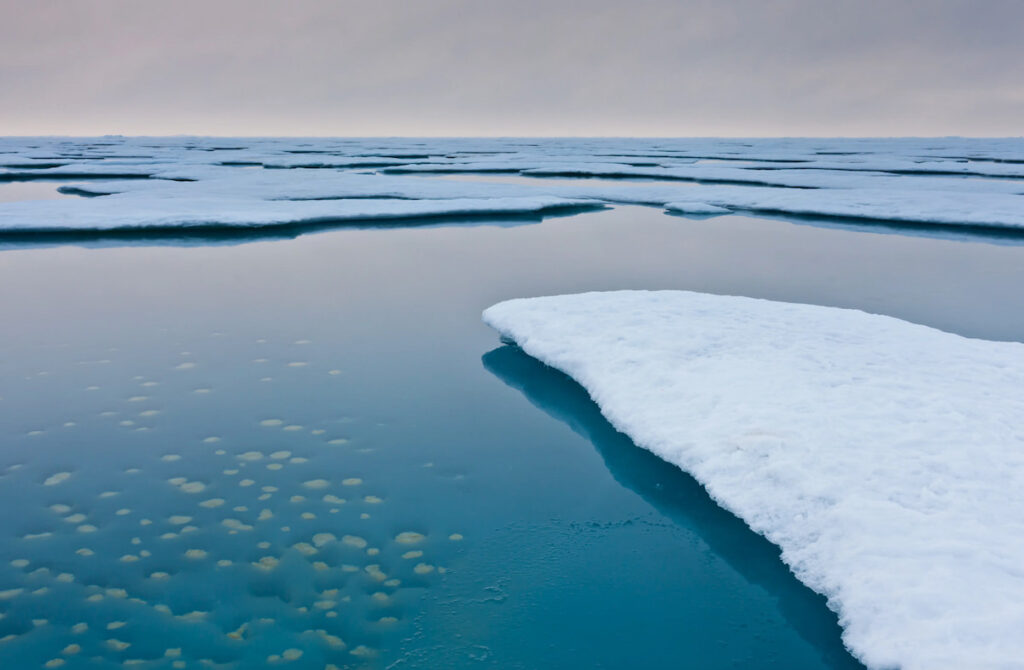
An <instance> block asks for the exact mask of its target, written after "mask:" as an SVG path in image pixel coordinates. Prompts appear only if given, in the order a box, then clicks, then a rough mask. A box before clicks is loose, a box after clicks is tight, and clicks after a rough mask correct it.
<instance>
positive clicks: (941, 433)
mask: <svg viewBox="0 0 1024 670" xmlns="http://www.w3.org/2000/svg"><path fill="white" fill-rule="evenodd" d="M484 321H485V322H487V323H488V324H489V325H491V326H492V327H494V328H495V329H496V330H498V331H499V332H500V333H501V335H502V336H503V337H505V338H510V339H512V340H514V341H515V342H516V343H518V345H519V346H521V347H522V348H523V350H524V351H526V352H527V353H528V354H530V355H532V356H534V357H536V358H538V359H539V360H541V361H542V362H544V363H546V364H548V365H550V366H552V367H555V368H557V369H559V370H561V371H563V372H565V373H566V374H568V375H569V376H571V377H572V378H573V379H575V380H576V381H577V382H579V383H580V384H581V385H582V386H583V387H585V388H586V389H587V391H588V392H589V393H590V395H591V397H592V398H593V399H594V400H595V402H596V403H597V404H598V405H599V406H600V408H601V411H602V412H603V413H604V415H605V416H606V417H607V418H608V420H609V421H610V422H611V423H612V424H613V425H614V426H615V427H616V428H617V429H618V430H620V431H622V432H624V433H626V434H627V435H629V436H630V437H631V438H632V439H633V440H634V441H635V442H636V444H637V445H638V446H640V447H643V448H646V449H649V450H650V451H652V452H654V453H655V454H657V455H658V456H660V457H661V458H663V459H665V460H667V461H669V462H671V463H674V464H676V465H678V466H679V467H680V468H682V469H683V470H685V471H687V472H689V473H691V474H692V475H693V476H694V477H696V478H697V479H698V480H699V481H700V482H701V483H702V484H703V485H704V486H705V487H706V488H707V490H708V492H709V493H710V494H711V496H712V497H713V498H714V499H715V500H716V501H717V502H718V503H719V504H721V505H722V506H724V507H726V508H727V509H729V510H731V511H732V512H733V513H735V514H736V515H737V516H739V517H740V518H742V519H743V520H744V521H745V522H746V523H747V524H748V525H749V526H750V527H751V528H752V529H754V530H755V531H757V532H758V533H761V534H763V535H764V536H765V537H767V538H768V539H769V540H771V541H772V542H774V543H775V544H777V545H778V546H779V547H781V549H782V558H783V560H784V561H785V562H786V564H787V565H788V566H789V567H790V568H791V569H792V570H793V572H794V573H795V574H796V576H797V577H798V578H799V579H800V580H801V581H802V582H804V583H805V584H807V585H808V586H809V587H811V588H812V589H814V590H815V591H818V592H819V593H822V594H824V595H825V596H827V598H828V602H829V605H830V607H832V609H833V610H835V611H836V612H837V614H838V616H839V621H840V624H841V625H842V627H843V629H844V641H845V643H846V645H847V646H848V647H849V648H850V650H851V651H852V652H853V653H854V654H855V655H856V656H858V657H859V658H860V659H862V660H863V661H864V662H865V663H866V664H867V665H868V666H869V667H871V668H896V667H898V668H904V669H905V670H924V669H928V670H935V669H945V668H950V669H962V668H972V669H976V670H978V669H989V668H991V669H1000V670H1009V669H1010V668H1020V667H1021V662H1022V661H1021V659H1024V635H1022V634H1021V631H1024V514H1022V510H1024V420H1022V418H1021V417H1024V394H1022V393H1021V389H1024V345H1022V344H1019V343H1007V342H989V341H983V340H974V339H968V338H963V337H960V336H957V335H952V334H948V333H944V332H941V331H938V330H934V329H931V328H927V327H924V326H920V325H915V324H910V323H907V322H904V321H900V320H897V319H893V318H890V317H885V316H879V315H873V314H867V313H864V312H859V311H855V310H847V309H838V308H831V307H820V306H812V305H798V304H788V303H780V302H772V301H766V300H756V299H751V298H743V297H730V296H716V295H707V294H699V293H690V292H682V291H657V292H644V291H622V292H611V293H587V294H580V295H568V296H555V297H545V298H532V299H520V300H510V301H507V302H503V303H499V304H497V305H495V306H493V307H491V308H489V309H488V310H486V311H485V312H484Z"/></svg>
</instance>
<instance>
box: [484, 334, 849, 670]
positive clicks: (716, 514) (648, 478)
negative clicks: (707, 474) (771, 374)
mask: <svg viewBox="0 0 1024 670" xmlns="http://www.w3.org/2000/svg"><path fill="white" fill-rule="evenodd" d="M482 360H483V365H484V367H485V368H486V369H487V370H488V371H489V372H490V373H492V374H493V375H495V376H496V377H498V378H499V379H500V380H501V381H503V382H504V383H505V384H507V385H508V386H510V387H512V388H514V389H516V390H518V391H520V392H521V393H522V394H523V395H524V396H526V398H527V400H529V401H530V402H531V403H532V404H533V405H534V406H536V407H538V408H540V409H542V410H543V411H544V412H546V413H547V414H548V415H550V416H552V417H553V418H555V419H558V420H559V421H562V422H564V423H565V424H567V425H568V426H569V427H570V428H572V430H573V431H575V432H576V433H578V434H579V435H581V436H583V437H584V438H586V439H587V440H589V441H590V442H591V443H593V445H594V448H595V449H597V451H598V453H599V454H600V455H601V458H602V459H603V460H604V463H605V466H606V467H607V468H608V470H609V472H610V473H611V475H612V476H613V477H614V478H615V480H616V481H617V482H618V483H619V484H621V485H622V486H624V487H625V488H627V489H629V490H631V491H633V492H635V493H637V494H638V495H640V496H641V497H642V498H643V499H644V500H645V501H646V502H647V503H649V504H650V505H652V506H653V507H654V508H655V509H656V510H658V512H659V513H661V514H662V515H664V516H665V517H667V518H668V519H670V520H672V521H673V522H674V523H676V524H679V525H680V526H683V527H686V528H688V529H690V530H692V531H693V532H694V533H696V534H697V535H698V536H699V537H700V538H701V539H702V540H703V541H704V542H705V543H706V544H707V545H708V547H709V548H710V549H711V550H712V551H713V552H714V553H715V554H716V555H717V556H718V557H720V558H722V559H723V560H724V561H726V562H727V563H728V564H729V565H730V566H731V567H732V568H733V569H734V570H735V571H736V572H737V573H739V574H740V575H742V576H743V578H744V579H746V580H747V581H748V582H750V583H752V584H756V585H757V586H759V587H761V588H762V589H764V590H765V591H767V592H768V593H770V594H771V595H772V596H773V597H774V599H775V601H776V602H777V604H778V607H779V611H780V612H781V613H782V615H783V616H784V617H785V618H786V621H787V622H788V623H789V624H790V625H791V626H792V627H793V629H794V630H796V631H797V633H798V634H799V635H800V636H801V637H802V638H803V639H805V640H806V641H807V642H808V643H810V644H811V645H813V646H814V648H815V649H817V650H818V651H819V653H820V654H821V657H822V660H823V661H824V662H825V663H826V664H827V665H828V666H829V667H832V668H841V669H854V668H860V669H861V670H863V668H864V666H863V665H861V664H860V663H859V662H858V661H857V660H856V659H854V658H853V657H852V656H851V655H850V653H849V652H848V651H847V650H846V648H845V647H844V646H843V643H842V641H841V639H840V633H841V629H840V628H839V625H838V623H837V621H836V616H835V614H834V613H833V612H832V611H831V610H829V609H828V606H827V605H826V602H825V598H823V597H822V596H820V595H818V594H816V593H814V592H813V591H811V590H810V589H809V588H807V587H806V586H804V585H803V584H801V583H800V582H799V581H797V579H796V578H795V577H794V576H793V574H792V573H791V572H790V571H789V569H788V568H787V567H786V566H785V564H783V562H782V560H781V559H780V554H779V550H778V548H777V547H775V545H773V544H771V543H770V542H769V541H768V540H766V539H764V538H763V537H761V536H760V535H758V534H756V533H754V532H753V531H752V530H750V528H749V527H747V525H746V524H744V523H743V522H742V521H741V520H740V519H739V518H737V517H736V516H734V515H732V514H731V513H729V512H727V511H726V510H724V509H723V508H721V507H719V506H718V505H717V504H715V502H714V501H713V500H712V499H711V498H710V497H709V496H708V494H707V492H706V491H705V490H704V488H703V487H702V486H701V485H700V484H699V483H698V482H697V480H695V479H693V478H692V477H690V476H689V475H687V474H686V473H684V472H683V471H682V470H680V469H679V468H677V467H676V466H674V465H671V464H670V463H667V462H666V461H663V460H661V459H660V458H658V457H657V456H655V455H654V454H652V453H651V452H649V451H647V450H646V449H641V448H639V447H637V446H636V445H635V444H633V441H632V440H631V439H629V437H627V436H626V435H624V434H622V433H620V432H618V431H617V430H615V428H613V427H612V425H611V424H610V423H608V421H607V420H606V419H605V418H604V416H603V415H602V414H601V411H600V410H599V409H598V407H597V405H596V404H595V403H594V402H593V401H592V400H591V399H590V397H589V396H588V395H587V392H586V391H585V390H584V389H583V387H581V386H580V385H579V384H577V383H576V382H575V381H573V380H572V379H571V378H569V377H568V376H566V375H564V374H562V373H561V372H559V371H558V370H555V369H553V368H550V367H548V366H546V365H544V364H543V363H541V362H540V361H538V360H536V359H534V358H532V357H530V356H529V355H527V354H526V353H524V352H523V351H522V350H521V349H520V348H519V347H516V346H514V345H505V346H501V347H498V348H497V349H494V350H492V351H490V352H488V353H487V354H485V355H484V356H483V359H482Z"/></svg>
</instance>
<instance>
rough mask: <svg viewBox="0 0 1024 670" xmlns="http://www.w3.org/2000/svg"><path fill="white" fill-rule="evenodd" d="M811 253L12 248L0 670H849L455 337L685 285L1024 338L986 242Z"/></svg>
mask: <svg viewBox="0 0 1024 670" xmlns="http://www.w3.org/2000/svg"><path fill="white" fill-rule="evenodd" d="M808 223H809V222H807V221H804V222H800V223H793V222H787V221H779V220H768V219H753V218H748V217H740V216H726V217H717V218H714V219H708V220H691V219H686V218H682V217H674V216H666V215H664V214H663V213H662V212H660V211H658V210H656V209H646V208H636V207H620V208H615V209H611V210H608V211H602V212H596V213H589V214H584V215H578V216H571V217H563V218H553V219H547V220H544V221H539V220H531V219H513V220H506V221H495V220H491V221H480V222H478V223H475V222H466V221H460V222H458V223H457V224H454V223H453V224H452V225H430V226H420V227H396V226H389V227H381V228H373V227H369V228H339V229H334V230H320V231H317V232H315V233H310V234H302V235H296V236H295V237H294V238H286V237H267V238H262V237H258V236H256V237H248V238H238V237H221V238H216V239H212V238H203V237H190V238H184V239H174V238H167V239H161V238H154V237H144V238H141V239H132V238H110V239H99V240H84V239H75V240H70V241H69V240H61V241H58V242H53V243H50V242H47V241H45V240H35V241H32V242H30V243H29V242H25V241H20V242H17V243H9V244H7V245H6V246H5V247H3V248H2V249H0V282H2V284H3V286H5V287H6V288H7V290H5V291H4V292H3V293H2V294H0V310H2V312H0V313H2V314H3V317H4V328H3V329H2V331H0V397H2V400H0V440H2V445H3V446H2V449H0V504H2V505H3V508H4V509H5V510H7V514H5V515H3V517H2V518H0V537H2V542H0V612H2V613H3V616H2V618H0V667H4V668H7V667H12V668H22V667H24V668H35V667H45V666H46V664H47V663H49V664H50V667H65V668H85V667H88V668H113V667H121V666H123V665H125V664H126V663H129V662H138V663H137V664H138V665H139V666H140V667H142V668H176V667H184V668H205V667H224V668H262V667H268V666H276V665H278V664H280V665H281V666H282V667H294V668H317V669H318V670H319V669H321V668H324V667H326V666H327V664H333V665H335V666H336V667H339V668H341V667H374V668H385V667H395V668H437V667H444V668H477V667H482V668H487V667H493V668H578V667H595V668H597V667H602V668H624V667H650V668H662V667H665V668H667V667H680V666H683V667H700V668H855V667H859V666H858V664H857V663H856V662H855V661H854V660H853V659H852V658H851V657H850V656H849V655H848V654H847V653H846V652H845V651H844V649H843V647H842V644H841V641H840V637H839V635H840V630H839V628H838V626H837V624H836V620H835V615H834V614H833V613H831V612H830V611H829V610H828V608H827V606H826V604H825V601H824V599H823V598H821V597H819V596H817V595H815V594H813V593H811V592H810V591H809V590H807V589H806V588H804V587H803V586H801V585H800V584H799V583H798V582H797V581H796V580H795V579H794V578H793V577H792V576H791V574H790V573H789V572H788V570H787V569H786V568H785V566H784V565H782V563H781V562H780V561H779V559H778V552H777V551H775V549H774V548H773V547H772V546H771V545H770V544H769V543H767V542H766V541H764V540H763V539H761V538H759V537H758V536H756V535H754V534H753V533H752V532H750V531H749V530H748V529H746V527H745V526H744V525H743V524H742V523H741V522H739V521H738V520H737V519H735V518H733V517H732V516H730V515H729V514H727V513H725V512H724V511H722V510H721V509H719V508H718V507H717V506H715V505H714V503H713V502H712V501H711V500H710V499H708V497H707V496H706V494H704V493H703V490H702V489H701V488H700V487H699V486H698V485H697V484H696V483H695V482H694V481H693V480H692V479H690V478H688V477H687V476H686V475H684V474H683V473H681V472H679V471H678V470H676V469H674V468H673V467H671V466H668V465H667V464H665V463H663V462H661V461H659V460H658V459H656V458H654V457H652V456H651V455H650V454H648V453H647V452H645V451H642V450H639V449H637V448H636V447H635V446H633V445H632V444H631V443H630V441H629V440H628V439H626V438H625V437H624V436H622V435H620V434H618V433H616V432H615V431H614V430H612V429H611V428H610V427H609V426H608V424H607V423H606V422H605V421H604V420H603V419H602V418H601V416H600V414H599V413H598V412H597V410H596V408H595V406H594V405H593V403H591V402H590V401H589V400H588V399H587V396H586V394H585V393H584V392H583V391H582V389H580V388H579V387H578V386H577V385H575V384H574V383H572V382H571V381H569V380H568V379H566V378H565V377H563V376H562V375H560V374H558V373H555V372H553V371H551V370H549V369H547V368H545V367H543V366H541V365H539V364H538V363H536V362H535V361H533V360H531V359H529V358H528V357H526V356H524V355H523V354H522V353H521V352H519V351H518V350H517V349H515V348H512V347H504V346H501V345H499V343H498V341H497V337H496V336H495V334H494V333H493V332H492V331H490V330H489V329H487V328H486V327H485V326H483V325H482V324H481V323H480V318H479V315H480V311H481V310H482V309H483V308H485V307H486V306H488V305H490V304H492V303H494V302H496V301H498V300H502V299H505V298H510V297H518V296H528V295H540V294H551V293H563V292H570V291H581V290H589V289H611V288H687V289H693V290H701V291H710V292H718V293H736V294H744V295H753V296H761V297H769V298H775V299H783V300H794V301H803V302H813V303H818V304H831V305H839V306H845V307H858V308H862V309H867V310H870V311H875V312H882V313H887V314H892V315H894V316H897V317H901V318H905V319H908V320H911V321H915V322H918V323H926V324H929V325H933V326H936V327H941V328H944V329H946V330H951V331H954V332H959V333H963V334H966V335H973V336H980V337H988V338H993V339H1016V340H1022V339H1024V309H1022V308H1024V304H1022V303H1024V297H1022V296H1021V294H1020V292H1019V290H1018V287H1019V286H1020V285H1021V282H1022V280H1024V262H1022V261H1024V246H1021V245H1019V244H1017V241H1018V240H1016V239H1015V238H1012V237H1010V238H1008V237H1005V236H1003V237H982V236H972V235H960V236H959V237H956V238H955V239H943V238H942V236H941V235H939V234H938V233H936V232H934V231H928V232H927V234H926V235H919V234H916V233H917V232H918V231H917V230H916V229H892V228H863V227H861V228H852V227H844V226H841V225H838V224H829V225H828V226H823V225H808ZM342 501H343V502H342ZM56 661H64V663H63V664H60V663H56Z"/></svg>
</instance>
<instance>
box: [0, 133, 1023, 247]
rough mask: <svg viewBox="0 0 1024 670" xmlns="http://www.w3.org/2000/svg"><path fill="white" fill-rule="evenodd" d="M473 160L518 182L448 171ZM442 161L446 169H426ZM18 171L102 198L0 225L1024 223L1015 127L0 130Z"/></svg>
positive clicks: (0, 151)
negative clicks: (711, 133) (663, 131)
mask: <svg viewBox="0 0 1024 670" xmlns="http://www.w3.org/2000/svg"><path fill="white" fill-rule="evenodd" d="M471 173H491V174H511V175H518V176H519V180H518V181H517V182H516V183H486V182H481V181H474V180H470V179H462V180H460V179H459V178H458V177H459V175H460V174H471ZM439 175H449V176H450V177H452V178H450V179H437V178H429V177H431V176H435V177H436V176H439ZM524 176H529V177H532V178H533V179H529V180H526V179H525V178H524ZM559 177H575V178H576V179H572V180H568V179H559ZM580 178H600V179H602V180H603V181H602V182H600V183H598V182H597V181H591V182H590V183H588V180H587V179H580ZM24 180H51V181H58V182H62V184H63V185H62V186H60V189H59V190H61V191H62V192H64V193H68V194H75V195H83V196H99V197H88V198H86V197H82V198H64V199H60V200H32V201H29V200H24V201H15V202H3V203H0V232H3V233H11V232H18V233H41V232H64V233H67V232H78V233H81V232H83V231H88V232H111V231H137V230H154V229H155V230H179V229H183V228H185V229H208V228H220V229H225V228H227V229H230V228H236V229H237V228H245V229H252V228H260V227H267V226H299V225H316V224H332V225H334V224H339V223H346V222H349V223H351V222H367V221H382V220H383V221H386V220H395V219H416V218H423V217H443V216H506V215H518V214H534V215H536V214H542V213H545V212H549V211H551V210H555V209H561V208H567V207H582V206H600V205H603V204H615V203H633V204H643V205H649V206H656V207H666V208H667V209H669V210H670V211H676V212H682V213H690V214H712V213H722V212H719V211H713V210H712V208H721V209H725V210H729V211H748V212H751V211H752V212H771V213H782V214H796V215H813V216H828V217H854V218H860V219H873V220H883V221H900V222H904V223H925V224H935V225H950V224H953V225H973V226H986V227H1000V228H1021V227H1024V140H1022V139H1020V138H1009V139H964V138H935V139H915V138H905V139H753V140H734V139H555V138H552V139H545V140H533V141H527V140H517V139H432V140H424V141H419V140H406V139H389V140H355V139H330V138H324V139H302V140H299V139H289V138H251V139H246V140H236V141H232V142H231V143H230V144H229V143H226V142H225V141H224V140H223V139H219V140H218V139H217V138H188V137H182V138H115V139H113V140H111V141H110V142H97V141H96V140H95V139H82V138H78V139H72V138H0V183H2V182H5V181H24ZM630 180H634V181H632V182H630ZM635 180H644V181H645V182H646V183H643V184H640V183H636V182H635ZM615 181H619V182H621V183H622V184H623V185H622V186H618V185H616V184H615V183H614V182H615ZM609 182H612V183H609ZM627 184H628V185H627ZM698 210H702V211H698Z"/></svg>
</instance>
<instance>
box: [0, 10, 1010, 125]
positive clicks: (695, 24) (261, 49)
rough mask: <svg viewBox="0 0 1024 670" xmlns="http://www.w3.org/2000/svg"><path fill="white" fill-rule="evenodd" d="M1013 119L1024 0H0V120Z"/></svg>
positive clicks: (910, 122)
mask: <svg viewBox="0 0 1024 670" xmlns="http://www.w3.org/2000/svg"><path fill="white" fill-rule="evenodd" d="M101 133H123V134H177V133H194V134H212V135H267V134H279V135H623V136H632V135H648V136H650V135H660V136H696V135H740V136H756V135H954V134H955V135H1024V0H884V1H883V0H628V1H626V0H621V1H613V0H501V1H498V0H365V1H364V0H287V1H286V0H167V1H160V0H0V135H18V134H101Z"/></svg>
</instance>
